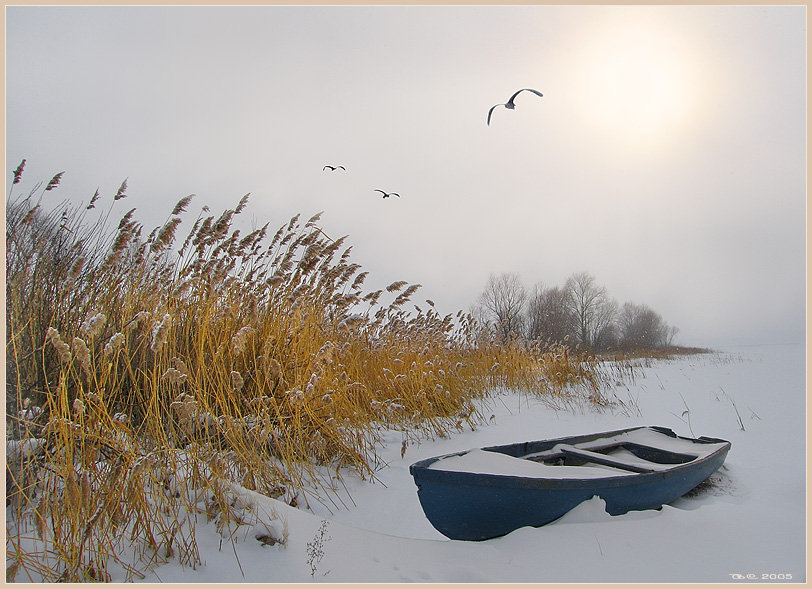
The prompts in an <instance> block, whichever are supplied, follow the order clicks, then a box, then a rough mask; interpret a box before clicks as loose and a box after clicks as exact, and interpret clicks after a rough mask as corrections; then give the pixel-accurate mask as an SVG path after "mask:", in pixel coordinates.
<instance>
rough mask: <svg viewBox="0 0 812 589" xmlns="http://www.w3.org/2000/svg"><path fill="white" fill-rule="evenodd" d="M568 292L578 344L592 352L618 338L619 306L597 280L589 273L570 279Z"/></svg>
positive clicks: (567, 286)
mask: <svg viewBox="0 0 812 589" xmlns="http://www.w3.org/2000/svg"><path fill="white" fill-rule="evenodd" d="M564 290H566V291H567V294H568V297H567V302H568V305H569V311H570V314H571V316H572V320H573V331H574V335H575V338H576V342H577V343H578V344H579V345H580V346H582V347H583V348H585V349H589V350H595V349H600V348H601V347H603V348H606V347H608V346H609V344H610V342H611V341H612V340H613V339H614V337H613V336H614V332H613V330H612V328H613V323H614V320H615V317H616V316H617V303H616V302H614V301H612V300H610V299H609V297H608V296H607V294H606V289H605V288H604V287H602V286H598V285H597V284H595V277H594V276H592V275H591V274H588V273H586V272H579V273H577V274H573V275H572V276H570V277H569V278H568V279H567V282H566V284H565V285H564Z"/></svg>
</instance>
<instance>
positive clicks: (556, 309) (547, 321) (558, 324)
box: [526, 284, 572, 344]
mask: <svg viewBox="0 0 812 589" xmlns="http://www.w3.org/2000/svg"><path fill="white" fill-rule="evenodd" d="M567 296H568V294H567V291H566V290H564V289H562V288H559V287H557V286H556V287H553V288H544V286H543V285H542V284H537V285H536V286H535V288H534V289H533V295H532V296H531V297H530V300H529V301H528V303H527V312H526V318H527V339H529V340H536V341H540V342H543V343H548V344H549V343H565V342H566V341H567V340H568V339H569V338H570V326H571V324H572V321H571V316H570V311H569V304H568V301H567Z"/></svg>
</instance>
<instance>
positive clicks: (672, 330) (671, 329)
mask: <svg viewBox="0 0 812 589" xmlns="http://www.w3.org/2000/svg"><path fill="white" fill-rule="evenodd" d="M678 333H679V327H677V326H676V325H672V326H671V327H669V328H668V338H667V339H666V340H665V345H667V346H672V345H674V338H675V337H676V336H677V334H678Z"/></svg>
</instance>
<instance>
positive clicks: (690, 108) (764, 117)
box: [6, 6, 806, 347]
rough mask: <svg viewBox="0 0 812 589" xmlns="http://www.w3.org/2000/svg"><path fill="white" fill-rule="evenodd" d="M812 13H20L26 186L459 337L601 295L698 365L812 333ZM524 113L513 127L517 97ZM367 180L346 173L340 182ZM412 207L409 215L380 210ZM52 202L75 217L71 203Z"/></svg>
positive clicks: (11, 96) (19, 92) (17, 68)
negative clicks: (520, 286)
mask: <svg viewBox="0 0 812 589" xmlns="http://www.w3.org/2000/svg"><path fill="white" fill-rule="evenodd" d="M805 22H806V8H805V7H803V6H499V7H496V6H460V7H454V6H442V7H441V6H437V7H433V6H419V7H418V6H414V7H412V6H399V7H376V6H349V7H347V6H345V7H330V6H302V7H284V6H264V7H253V6H252V7H60V6H48V7H39V6H36V7H35V6H9V7H7V8H6V178H7V182H6V185H7V194H8V190H9V189H10V187H11V173H12V171H13V170H14V169H15V168H16V167H17V166H18V165H19V164H20V162H21V161H22V160H23V159H25V160H26V167H25V171H24V173H23V179H22V182H21V183H20V184H19V185H17V186H15V187H14V188H15V191H16V193H17V194H19V193H25V194H27V193H28V191H29V190H30V189H31V188H32V187H33V186H34V184H35V183H37V182H42V183H43V184H44V183H47V182H48V181H49V180H50V179H51V177H53V176H54V174H56V173H58V172H62V171H65V174H64V176H63V178H62V181H61V184H60V186H59V188H58V189H57V190H55V191H54V192H53V193H48V194H47V195H46V196H45V197H43V203H44V205H47V204H48V202H50V203H51V204H56V203H58V202H61V201H62V200H64V199H68V200H70V202H71V203H73V204H74V205H79V204H81V203H84V204H87V203H88V202H89V200H90V198H91V197H92V195H93V194H94V192H95V190H96V189H97V188H98V189H99V192H100V195H101V197H100V200H99V202H98V204H97V208H98V210H100V211H106V210H107V209H108V208H110V206H111V203H112V199H113V195H114V194H115V193H116V190H117V189H118V188H119V186H120V185H121V183H122V181H123V180H124V179H125V178H126V179H127V185H128V190H127V195H128V196H127V198H126V199H123V200H121V201H119V202H117V203H115V204H114V205H113V208H112V212H111V215H110V220H111V223H113V224H115V223H116V222H117V221H118V219H119V218H120V217H121V216H122V215H123V214H124V213H125V212H126V211H128V210H129V209H131V208H133V207H136V209H137V210H136V212H135V215H134V217H135V218H136V219H137V220H138V221H139V222H140V223H142V224H143V226H144V230H145V231H144V234H145V235H146V234H147V233H149V231H150V230H151V229H152V228H153V227H157V226H160V225H162V224H163V223H164V221H166V220H167V218H168V217H169V213H170V211H171V210H172V207H173V206H174V205H175V203H176V202H177V201H179V200H180V199H181V198H183V197H185V196H187V195H188V194H195V195H196V196H195V198H194V200H193V201H192V203H191V205H190V207H189V210H188V211H187V212H186V213H185V214H184V215H183V217H182V218H183V224H182V225H181V226H180V228H179V233H178V234H179V235H181V236H185V235H186V234H187V233H188V231H189V230H190V229H191V226H192V224H193V223H194V220H195V219H196V217H197V215H198V212H199V211H200V210H201V207H204V206H207V207H209V209H210V210H211V213H210V214H214V215H219V213H221V212H222V211H223V210H225V209H228V208H232V209H233V208H234V207H236V206H237V203H238V202H239V200H240V199H241V198H242V197H243V195H245V194H248V193H250V200H249V204H248V206H247V208H246V210H245V211H244V212H243V213H242V214H241V215H240V216H239V217H237V218H236V219H235V221H236V223H235V227H239V228H241V229H243V233H245V232H247V231H248V230H250V229H252V228H253V227H258V226H262V225H264V224H265V223H269V232H271V234H272V232H273V231H275V230H276V229H277V228H278V227H280V226H282V225H285V224H286V223H287V222H288V220H289V219H290V218H291V217H293V216H294V215H296V214H299V213H300V214H301V216H302V219H303V221H304V220H307V219H308V218H309V217H311V216H312V215H314V214H316V213H318V212H320V211H323V214H322V216H321V220H320V222H319V223H318V225H319V226H320V227H321V228H322V229H323V231H324V232H325V233H326V234H327V235H328V236H329V237H331V238H333V239H336V238H338V237H340V236H344V235H346V236H348V237H347V239H346V241H345V245H346V246H352V248H353V250H352V251H353V254H352V261H354V262H357V263H358V264H360V265H361V266H362V271H367V272H369V276H368V278H367V280H366V282H365V284H364V290H365V292H368V291H371V290H374V289H376V288H384V287H385V286H386V285H388V284H390V283H392V282H394V281H396V280H405V281H408V282H409V283H410V284H412V283H419V284H422V285H423V286H422V288H421V289H420V290H418V291H417V293H416V294H415V296H414V297H413V298H412V302H413V303H415V304H418V305H420V306H423V307H424V308H425V305H423V301H424V300H425V299H431V300H432V301H434V302H435V303H436V305H437V309H438V311H439V312H440V314H441V315H445V314H449V313H455V312H456V311H457V310H463V311H468V310H469V308H470V306H471V305H472V304H474V303H475V301H476V299H477V297H478V296H479V294H480V293H481V292H482V290H483V288H484V287H485V284H486V281H487V279H488V277H489V275H491V274H496V275H498V274H501V273H516V274H518V275H519V276H520V278H521V279H522V281H523V283H524V284H525V286H526V287H527V288H528V290H532V288H533V286H534V285H536V284H538V283H542V284H543V285H544V286H546V287H552V286H563V285H564V283H565V282H566V280H567V278H568V277H569V276H571V275H573V274H575V273H577V272H587V273H589V274H590V275H592V276H594V277H595V281H596V283H597V284H598V285H601V286H604V287H605V288H606V290H607V294H608V295H609V297H610V298H612V299H614V300H616V301H617V302H618V303H619V304H620V305H622V304H623V303H626V302H630V303H636V304H643V305H646V306H648V307H650V308H652V309H653V310H655V311H656V312H657V313H658V314H660V315H661V316H662V318H663V319H664V320H665V322H667V323H668V324H669V325H672V326H675V327H677V328H679V330H680V331H679V334H678V336H677V337H676V339H675V341H674V343H675V344H677V345H686V346H704V347H718V346H727V345H751V344H780V343H796V342H802V341H804V338H805V333H806V313H805V309H806V289H805V271H806V30H805ZM521 88H532V89H536V90H538V91H539V92H541V93H542V94H543V95H544V96H543V97H538V96H535V95H533V94H531V93H529V92H523V93H521V94H519V95H518V96H517V98H516V108H515V110H509V109H506V108H504V107H498V108H496V109H494V110H493V113H492V117H491V120H490V124H489V125H488V124H487V123H486V120H487V116H488V112H489V109H491V107H493V106H494V105H496V104H500V103H504V102H506V101H507V99H508V98H509V97H510V96H511V95H512V94H513V93H514V92H515V91H517V90H519V89H521ZM328 165H329V166H339V165H340V166H344V168H345V169H343V170H342V169H337V170H335V171H331V170H329V169H327V170H325V169H324V166H328ZM377 190H380V191H383V192H386V193H398V195H399V196H392V197H390V198H382V195H381V193H380V192H376V191H377ZM49 199H53V200H52V201H49Z"/></svg>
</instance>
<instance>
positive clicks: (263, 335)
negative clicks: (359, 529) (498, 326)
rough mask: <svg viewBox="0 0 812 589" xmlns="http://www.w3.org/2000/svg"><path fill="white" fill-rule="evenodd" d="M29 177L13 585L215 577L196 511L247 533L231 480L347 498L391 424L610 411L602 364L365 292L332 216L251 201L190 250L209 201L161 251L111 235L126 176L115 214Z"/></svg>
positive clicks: (13, 354)
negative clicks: (277, 214)
mask: <svg viewBox="0 0 812 589" xmlns="http://www.w3.org/2000/svg"><path fill="white" fill-rule="evenodd" d="M23 167H24V162H23V164H21V165H20V167H19V168H18V169H17V170H15V172H14V176H13V183H12V187H11V190H10V192H9V196H8V199H7V219H6V220H7V224H6V242H7V257H6V271H7V286H6V295H7V299H6V300H7V305H6V325H7V339H6V368H7V383H6V384H7V430H8V432H9V434H8V436H7V450H8V456H9V458H8V460H7V471H6V472H7V497H8V501H9V504H10V509H11V511H10V513H11V514H12V516H13V517H11V518H10V520H9V524H8V526H7V562H9V563H10V565H9V566H8V570H7V578H8V579H9V580H34V581H57V580H62V581H71V582H80V581H93V580H96V581H98V580H109V579H110V575H111V572H110V571H112V570H115V571H124V574H126V576H127V578H134V577H138V576H139V575H140V572H139V571H141V570H143V569H144V568H146V567H150V566H153V565H155V564H156V563H160V562H163V561H165V560H166V559H170V558H175V559H178V560H179V561H180V562H182V563H184V564H188V565H189V566H196V565H197V564H198V563H199V555H198V554H197V547H196V543H195V536H194V532H195V523H196V521H197V517H205V518H207V519H209V520H210V519H214V520H216V521H217V522H218V529H220V530H221V533H223V535H224V537H228V536H229V535H230V534H231V533H233V528H234V527H238V526H239V525H242V523H244V521H243V520H242V519H241V516H240V509H239V506H237V504H236V503H235V501H236V500H235V496H234V494H233V493H231V492H230V485H232V484H239V485H242V486H243V487H246V488H248V489H252V490H256V491H259V492H260V493H263V494H266V495H269V496H272V497H276V498H279V499H280V500H284V501H287V502H289V503H291V504H298V505H301V506H306V505H308V504H309V503H310V502H311V501H321V502H330V501H333V499H331V490H332V487H331V484H332V483H333V482H334V480H335V478H336V477H338V478H339V479H340V476H341V473H342V472H346V470H347V469H350V470H353V471H354V472H356V473H358V475H360V476H361V477H372V476H374V473H375V470H376V468H377V467H378V465H379V463H380V461H379V458H378V456H377V453H376V448H378V447H379V439H380V433H381V431H382V430H384V429H393V428H394V429H398V430H400V431H402V432H403V437H404V451H405V449H406V446H407V443H408V442H409V441H410V440H414V439H418V438H420V437H434V436H447V435H450V434H452V433H453V432H455V431H459V430H462V429H463V428H465V427H469V428H475V427H477V426H478V425H479V424H481V423H483V422H484V421H485V420H484V419H483V415H482V414H481V410H480V408H479V407H480V406H481V405H480V404H478V401H479V400H482V399H486V398H487V397H488V396H489V395H491V394H493V393H494V392H495V391H499V390H501V389H518V390H523V391H525V392H527V393H528V394H538V395H545V396H548V397H550V398H558V399H564V398H567V397H568V396H572V395H577V394H580V393H579V392H578V391H579V390H586V391H587V393H586V394H587V395H588V396H589V398H590V400H591V402H594V403H596V404H601V403H603V402H604V401H603V398H602V397H601V382H600V376H599V375H600V371H599V370H598V369H597V367H596V364H595V363H594V362H590V361H585V360H584V359H583V358H575V357H571V356H568V355H567V352H566V351H565V350H557V349H545V350H533V349H530V348H527V347H524V346H520V345H518V344H509V345H502V344H499V343H498V342H497V341H496V340H495V339H493V338H492V337H491V336H490V335H489V332H488V331H487V330H484V329H483V328H482V326H480V325H478V324H477V323H476V321H475V320H474V319H473V318H472V317H471V316H469V315H465V314H463V313H462V312H458V313H457V314H455V315H446V316H442V315H441V314H440V313H439V312H438V311H437V310H436V309H435V306H434V303H433V302H432V301H431V300H426V301H425V304H424V303H420V305H422V307H421V306H420V305H416V304H414V303H413V299H414V297H415V295H416V292H417V291H418V289H419V288H420V285H416V284H413V285H409V284H407V283H406V282H403V281H397V282H395V283H393V284H391V285H389V286H388V287H387V288H384V289H379V290H372V291H370V292H364V290H363V284H364V282H365V280H366V278H367V273H366V272H362V271H361V267H360V265H358V264H357V263H354V262H352V261H351V260H350V256H351V247H349V246H347V245H345V241H346V238H345V237H342V238H340V239H337V240H332V239H330V238H328V237H327V236H326V235H325V234H324V232H323V231H322V230H321V229H320V228H319V227H318V221H319V215H314V216H313V217H311V218H310V219H308V220H307V221H304V222H302V220H301V219H300V217H299V216H298V215H297V216H295V217H293V218H292V219H290V221H289V222H287V223H285V224H283V225H282V226H281V227H279V229H278V230H276V231H275V232H274V233H273V235H270V234H269V233H268V225H265V226H263V227H261V228H258V229H255V230H253V231H251V232H249V233H247V234H245V235H243V234H242V233H241V231H240V229H238V228H235V219H237V218H238V216H239V215H240V214H241V213H242V211H243V210H244V209H245V208H246V206H247V203H248V198H249V197H248V195H246V196H244V197H243V198H242V199H241V200H240V201H239V202H238V204H237V206H236V207H235V208H234V209H228V210H226V211H224V212H223V213H222V214H220V215H219V216H216V215H211V214H209V210H208V208H207V207H203V209H202V210H201V211H200V213H199V214H198V215H197V217H196V218H194V220H191V224H192V227H191V229H190V231H189V232H188V233H187V234H186V236H185V237H184V238H183V239H180V238H179V237H178V231H179V229H180V227H181V226H182V225H183V223H184V216H185V215H186V211H187V209H188V208H189V206H190V205H191V203H192V202H193V198H194V196H193V195H189V196H187V197H185V198H183V199H181V200H180V201H179V202H178V203H177V204H176V206H175V207H174V208H173V209H172V211H171V213H170V214H169V215H168V217H167V219H166V221H165V223H164V224H163V225H161V226H160V227H156V228H154V229H153V230H152V231H151V232H150V233H149V234H148V235H147V236H146V237H144V231H143V227H142V226H141V225H140V224H139V223H138V222H137V221H136V220H135V209H134V208H133V209H130V210H128V211H127V212H126V213H124V214H123V215H122V216H121V218H120V220H119V221H118V222H117V223H111V222H110V219H111V218H112V215H113V211H114V210H116V209H117V208H118V206H119V205H118V204H117V203H118V201H120V200H122V199H125V198H127V197H128V195H127V181H126V180H125V181H124V182H122V184H121V187H120V188H119V190H118V191H117V192H116V194H115V195H113V197H112V199H110V202H109V208H108V209H107V210H106V211H99V210H98V209H97V208H96V207H97V204H98V205H102V204H103V202H104V197H103V196H102V195H100V194H99V192H98V191H97V192H96V193H95V194H94V195H93V196H92V197H91V199H90V201H89V203H88V205H87V206H82V205H74V204H71V203H70V202H67V201H64V202H61V203H51V202H49V199H53V191H54V190H56V188H57V187H58V185H59V183H60V180H61V178H62V173H60V174H57V175H55V176H54V177H53V178H52V179H51V181H50V182H48V183H47V184H46V186H45V188H42V185H36V186H35V187H34V188H33V189H32V190H30V192H29V193H28V194H27V195H24V196H23V195H21V194H19V195H18V194H17V191H18V190H19V188H18V184H19V183H20V182H21V179H22V171H23ZM90 211H94V212H93V213H90ZM91 215H92V216H93V217H92V218H91ZM381 300H390V302H389V303H388V304H383V303H381ZM409 304H411V305H412V306H413V310H412V309H407V307H408V305H409Z"/></svg>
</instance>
